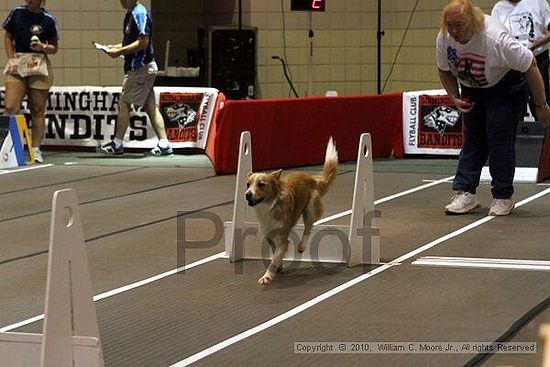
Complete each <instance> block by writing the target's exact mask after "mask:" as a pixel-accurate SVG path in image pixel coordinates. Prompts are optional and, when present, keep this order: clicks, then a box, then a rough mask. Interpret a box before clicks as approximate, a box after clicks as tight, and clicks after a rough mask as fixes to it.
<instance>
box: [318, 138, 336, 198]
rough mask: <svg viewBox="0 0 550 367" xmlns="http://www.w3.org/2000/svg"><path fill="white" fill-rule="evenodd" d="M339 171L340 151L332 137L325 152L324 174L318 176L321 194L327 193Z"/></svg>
mask: <svg viewBox="0 0 550 367" xmlns="http://www.w3.org/2000/svg"><path fill="white" fill-rule="evenodd" d="M337 171H338V152H337V151H336V146H335V145H334V141H333V140H332V137H330V139H329V140H328V144H327V151H326V153H325V164H324V166H323V175H322V176H321V175H319V176H317V177H316V179H317V187H318V189H319V193H320V194H321V196H323V195H325V194H326V193H327V191H328V188H329V186H330V185H331V184H332V181H334V178H335V177H336V173H337Z"/></svg>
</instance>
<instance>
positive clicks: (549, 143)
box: [537, 127, 550, 182]
mask: <svg viewBox="0 0 550 367" xmlns="http://www.w3.org/2000/svg"><path fill="white" fill-rule="evenodd" d="M548 178H550V127H549V128H547V129H546V136H545V137H544V143H543V145H542V151H541V153H540V159H539V169H538V171H537V182H542V181H544V180H546V179H548Z"/></svg>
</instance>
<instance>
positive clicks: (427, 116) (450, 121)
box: [417, 94, 462, 149]
mask: <svg viewBox="0 0 550 367" xmlns="http://www.w3.org/2000/svg"><path fill="white" fill-rule="evenodd" d="M418 101H419V106H418V107H419V108H418V111H419V116H418V143H417V146H418V147H419V148H430V149H460V148H461V147H462V124H461V123H460V121H461V118H462V115H461V113H460V112H459V111H457V110H456V109H455V108H453V107H452V105H451V101H450V99H449V97H448V96H447V95H426V94H422V95H420V96H419V98H418Z"/></svg>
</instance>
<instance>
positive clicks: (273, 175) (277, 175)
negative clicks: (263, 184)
mask: <svg viewBox="0 0 550 367" xmlns="http://www.w3.org/2000/svg"><path fill="white" fill-rule="evenodd" d="M282 173H283V170H282V169H280V170H277V171H275V172H271V173H270V176H271V177H273V178H274V179H276V180H279V179H280V178H281V174H282Z"/></svg>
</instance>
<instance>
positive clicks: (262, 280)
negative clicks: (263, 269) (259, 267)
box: [258, 275, 272, 285]
mask: <svg viewBox="0 0 550 367" xmlns="http://www.w3.org/2000/svg"><path fill="white" fill-rule="evenodd" d="M271 280H272V278H271V277H269V276H268V275H264V276H263V277H261V278H260V279H258V283H260V284H262V285H267V284H269V283H271Z"/></svg>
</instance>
